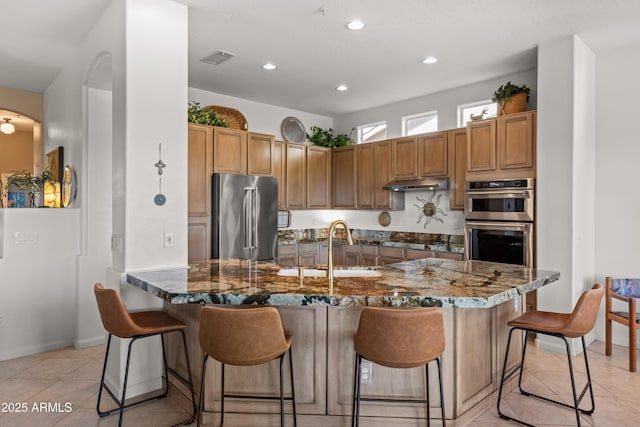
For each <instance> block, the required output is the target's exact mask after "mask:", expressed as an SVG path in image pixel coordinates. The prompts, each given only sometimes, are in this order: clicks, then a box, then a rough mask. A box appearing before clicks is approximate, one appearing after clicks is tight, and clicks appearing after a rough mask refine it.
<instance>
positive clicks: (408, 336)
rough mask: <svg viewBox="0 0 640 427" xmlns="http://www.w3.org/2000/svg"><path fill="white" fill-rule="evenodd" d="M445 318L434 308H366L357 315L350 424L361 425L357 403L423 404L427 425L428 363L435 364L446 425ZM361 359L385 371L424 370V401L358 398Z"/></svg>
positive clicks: (358, 404)
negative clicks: (443, 359)
mask: <svg viewBox="0 0 640 427" xmlns="http://www.w3.org/2000/svg"><path fill="white" fill-rule="evenodd" d="M444 344H445V339H444V318H443V315H442V310H441V309H439V308H436V307H431V308H416V309H407V310H403V309H391V308H374V307H365V308H364V309H362V312H361V314H360V323H359V324H358V330H357V332H356V335H355V337H354V349H355V352H356V367H355V375H354V377H355V378H354V380H353V410H352V411H353V412H352V418H351V425H352V426H358V425H359V424H360V420H359V418H360V401H361V400H366V401H378V402H415V403H424V404H425V405H426V419H427V425H430V421H429V415H430V414H429V362H432V361H434V360H435V361H436V363H437V364H438V378H439V380H440V406H441V408H442V425H443V427H444V426H445V422H446V421H445V412H444V393H443V388H442V369H441V366H440V357H441V355H442V353H443V352H444ZM362 359H366V360H369V361H371V362H373V363H376V364H378V365H382V366H386V367H388V368H416V367H418V366H423V365H424V367H425V374H426V377H425V378H426V380H425V390H426V396H425V399H420V400H417V399H416V400H400V399H378V398H371V397H367V398H365V397H360V376H361V367H362Z"/></svg>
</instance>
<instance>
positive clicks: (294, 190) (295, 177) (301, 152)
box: [285, 144, 307, 209]
mask: <svg viewBox="0 0 640 427" xmlns="http://www.w3.org/2000/svg"><path fill="white" fill-rule="evenodd" d="M306 153H307V150H306V147H305V146H304V145H299V144H286V178H285V185H286V198H287V203H286V205H287V209H304V208H306V200H307V198H306V189H307V184H306V183H307V169H306V160H307V156H306Z"/></svg>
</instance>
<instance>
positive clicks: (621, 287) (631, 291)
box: [611, 279, 640, 298]
mask: <svg viewBox="0 0 640 427" xmlns="http://www.w3.org/2000/svg"><path fill="white" fill-rule="evenodd" d="M611 282H612V288H613V292H615V293H616V294H618V295H620V296H623V297H627V298H640V279H612V281H611Z"/></svg>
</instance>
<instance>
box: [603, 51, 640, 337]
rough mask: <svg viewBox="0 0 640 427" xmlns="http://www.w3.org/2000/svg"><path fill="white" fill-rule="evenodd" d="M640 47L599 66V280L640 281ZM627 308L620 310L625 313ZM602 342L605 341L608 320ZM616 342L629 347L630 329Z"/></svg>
mask: <svg viewBox="0 0 640 427" xmlns="http://www.w3.org/2000/svg"><path fill="white" fill-rule="evenodd" d="M638 69H640V45H639V44H636V45H632V46H625V47H621V48H616V49H613V50H609V51H606V52H601V53H598V55H597V60H596V75H597V81H596V96H595V105H596V115H597V122H596V148H595V150H596V167H595V170H594V175H595V192H596V202H595V204H594V209H593V210H594V212H595V223H596V228H595V240H596V245H595V257H594V258H595V274H596V276H595V277H596V280H597V281H599V282H600V283H602V284H604V278H605V277H606V276H613V277H635V278H637V277H640V263H639V262H638V260H639V259H640V247H639V246H638V243H637V242H638V236H640V222H639V221H638V212H640V197H638V191H637V188H636V187H637V185H638V182H639V181H640V180H639V178H638V177H639V175H638V159H640V144H638V138H637V135H638V132H637V127H636V125H637V122H638V119H637V114H638V111H637V110H638V109H637V106H636V104H637V102H636V99H637V95H638V94H640V81H639V80H638V78H637V70H638ZM623 307H624V306H623V305H618V304H616V305H614V308H616V309H620V310H622V309H624V308H623ZM596 333H597V336H598V337H599V338H600V339H602V340H604V319H603V318H601V319H599V320H598V323H597V325H596ZM613 341H614V343H616V344H622V345H628V335H627V328H625V327H623V326H621V325H618V324H616V323H614V324H613Z"/></svg>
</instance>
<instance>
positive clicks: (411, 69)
mask: <svg viewBox="0 0 640 427" xmlns="http://www.w3.org/2000/svg"><path fill="white" fill-rule="evenodd" d="M109 1H110V0H56V1H51V0H21V1H15V0H0V5H1V6H2V7H1V9H0V10H2V15H3V18H4V19H3V22H2V25H0V37H1V39H2V40H3V43H2V44H1V45H0V58H2V62H1V63H0V86H3V87H11V88H16V89H21V90H29V91H34V92H44V91H45V89H46V88H47V86H48V85H49V83H50V82H51V81H52V80H53V78H54V77H55V75H56V73H57V72H58V70H60V68H61V67H63V66H64V64H65V62H66V61H67V60H68V59H69V58H70V57H71V55H72V53H73V50H74V48H75V47H77V46H78V44H79V43H80V41H81V40H82V39H83V37H84V36H85V35H86V34H87V33H88V31H89V30H90V29H91V27H92V26H93V24H94V23H95V21H96V19H97V18H98V17H99V15H100V13H101V12H102V11H103V10H104V8H105V7H106V5H107V4H108V3H109ZM177 1H178V2H180V3H183V4H186V5H188V6H189V7H190V11H189V86H191V87H195V88H199V89H204V90H208V91H212V92H217V93H221V94H225V95H230V96H235V97H239V98H245V99H250V100H254V101H258V102H263V103H267V104H272V105H279V106H283V107H288V108H292V109H298V110H302V111H307V112H312V113H317V114H322V115H327V116H332V117H333V116H337V115H340V114H344V113H348V112H353V111H358V110H362V109H366V108H370V107H374V106H378V105H383V104H387V103H391V102H395V101H399V100H403V99H407V98H413V97H416V96H421V95H425V94H429V93H434V92H438V91H441V90H445V89H448V88H452V87H457V86H461V85H464V84H468V83H472V82H477V81H481V80H485V79H488V78H493V77H496V76H500V75H505V74H508V73H511V72H514V71H519V70H523V69H528V68H532V67H535V65H536V46H537V45H538V44H539V43H542V42H546V41H550V40H553V39H556V38H559V37H563V36H567V35H571V34H577V35H578V36H580V38H581V39H582V40H583V41H584V42H585V43H586V44H587V45H588V46H590V47H591V48H592V49H593V50H594V51H596V52H598V51H601V50H605V49H610V48H613V47H617V46H622V45H626V44H632V43H640V1H638V0H561V1H559V0H482V1H480V0H401V1H390V0H216V1H211V0H177ZM322 7H324V8H326V10H327V12H326V14H323V13H321V12H320V9H321V8H322ZM354 17H358V18H360V19H362V20H363V21H364V22H365V23H366V24H367V26H366V28H365V29H364V30H362V31H360V32H352V31H349V30H347V29H346V28H345V24H346V23H347V21H349V20H350V19H352V18H354ZM217 49H222V50H226V51H229V52H232V53H234V54H236V57H235V58H233V59H231V60H229V61H227V62H225V63H224V64H222V65H219V66H212V65H208V64H204V63H202V62H200V60H201V59H202V58H204V57H205V56H207V55H209V54H211V53H212V52H213V51H215V50H217ZM429 55H434V56H437V57H438V58H439V62H438V63H436V64H434V65H430V66H429V65H424V64H422V62H421V61H422V59H424V58H425V57H426V56H429ZM267 61H269V62H273V63H275V64H276V65H277V66H278V69H277V70H275V71H270V72H268V71H264V70H262V69H261V68H260V66H261V65H262V64H263V63H264V62H267ZM518 83H519V82H518ZM338 84H346V85H348V86H349V88H350V89H349V90H348V91H347V92H338V91H336V90H335V89H334V88H335V87H336V86H337V85H338ZM2 107H5V106H3V105H2V102H1V100H0V108H2Z"/></svg>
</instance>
